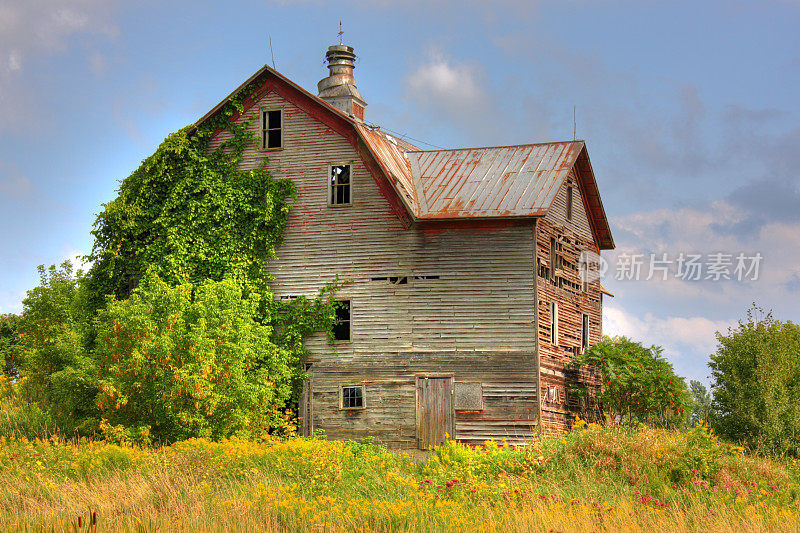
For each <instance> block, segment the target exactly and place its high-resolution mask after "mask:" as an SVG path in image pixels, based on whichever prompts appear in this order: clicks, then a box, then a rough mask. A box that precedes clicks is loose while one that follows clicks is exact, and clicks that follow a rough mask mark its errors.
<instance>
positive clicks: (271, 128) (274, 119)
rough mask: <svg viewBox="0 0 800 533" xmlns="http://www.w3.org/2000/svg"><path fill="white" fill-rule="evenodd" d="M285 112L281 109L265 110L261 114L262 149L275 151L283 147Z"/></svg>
mask: <svg viewBox="0 0 800 533" xmlns="http://www.w3.org/2000/svg"><path fill="white" fill-rule="evenodd" d="M282 115H283V112H282V111H281V110H280V109H265V110H263V111H262V112H261V148H262V149H264V150H274V149H276V148H281V147H283V133H282V132H283V130H282V129H281V126H282V124H283V116H282Z"/></svg>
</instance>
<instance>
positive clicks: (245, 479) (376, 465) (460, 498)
mask: <svg viewBox="0 0 800 533" xmlns="http://www.w3.org/2000/svg"><path fill="white" fill-rule="evenodd" d="M797 481H798V470H797V469H796V468H795V464H794V462H793V461H791V460H788V459H787V460H782V461H775V460H770V459H765V458H759V457H752V456H748V455H745V454H743V453H742V452H741V450H739V449H737V448H735V447H731V446H729V445H727V444H725V443H721V442H719V441H718V440H717V439H716V438H715V437H713V435H711V434H710V433H709V432H708V431H707V430H705V429H702V428H701V429H700V430H695V431H694V432H666V431H662V430H652V429H642V430H635V431H634V430H631V431H625V430H618V429H603V428H597V427H588V428H586V427H582V428H580V429H579V430H576V431H573V432H572V433H571V434H569V435H567V436H565V437H563V438H559V439H550V440H547V441H543V442H540V443H537V444H534V445H532V446H530V447H527V448H524V449H512V448H510V447H505V446H503V445H502V443H494V442H489V443H487V446H486V447H485V448H483V449H472V448H468V447H465V446H462V445H459V444H457V443H452V442H451V443H447V444H445V445H444V446H442V447H440V448H439V449H437V450H435V451H434V452H433V453H432V454H431V457H430V458H429V459H428V460H427V461H421V462H419V463H416V462H414V461H412V460H410V459H408V458H404V457H402V455H401V456H400V457H398V455H397V454H393V453H391V452H388V451H387V450H385V449H383V448H381V447H378V446H374V445H371V444H362V443H342V442H332V441H330V442H329V441H325V440H319V439H290V440H287V441H278V440H267V441H265V442H249V441H242V440H236V439H232V440H227V441H222V442H208V441H205V440H190V441H184V442H180V443H176V444H174V445H172V446H169V447H161V448H138V447H132V446H117V445H113V444H109V443H104V442H81V443H75V442H73V443H65V442H60V441H58V440H57V439H51V440H39V441H27V440H25V439H7V438H4V437H0V529H2V530H4V531H5V530H9V531H18V530H23V531H24V530H28V531H45V530H46V531H76V530H77V531H234V530H240V531H255V530H265V531H342V532H344V531H409V530H415V531H498V532H500V531H522V532H526V531H547V532H550V531H564V532H572V531H575V532H578V531H580V532H583V531H643V532H647V533H653V532H660V531H687V532H688V531H713V532H717V531H722V532H725V531H730V532H740V531H748V532H750V531H755V532H759V531H793V530H800V513H799V512H798V511H799V509H798V497H800V496H799V493H800V490H799V489H798V484H797ZM92 517H94V521H93V518H92Z"/></svg>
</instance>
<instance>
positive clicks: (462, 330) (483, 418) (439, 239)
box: [212, 92, 602, 446]
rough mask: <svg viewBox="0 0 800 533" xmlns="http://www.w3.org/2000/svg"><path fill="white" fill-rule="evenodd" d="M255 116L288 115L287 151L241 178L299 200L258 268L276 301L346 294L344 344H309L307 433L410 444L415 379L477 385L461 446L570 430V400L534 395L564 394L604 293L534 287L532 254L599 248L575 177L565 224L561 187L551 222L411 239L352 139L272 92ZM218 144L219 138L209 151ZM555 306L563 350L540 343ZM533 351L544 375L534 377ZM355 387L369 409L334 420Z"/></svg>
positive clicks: (461, 429)
mask: <svg viewBox="0 0 800 533" xmlns="http://www.w3.org/2000/svg"><path fill="white" fill-rule="evenodd" d="M263 107H270V108H272V107H280V108H281V109H283V118H284V122H283V127H284V131H283V141H284V144H283V149H281V150H276V151H271V152H263V151H261V150H256V149H248V150H247V151H246V153H245V157H244V161H243V166H244V167H249V168H252V167H254V166H256V165H258V164H260V161H261V159H262V158H263V157H264V156H265V155H266V156H268V157H269V163H268V168H269V170H270V171H271V172H272V174H273V175H274V176H276V177H280V178H284V177H285V178H289V179H291V180H292V181H293V182H294V183H295V185H296V186H297V191H298V200H297V203H296V204H295V205H294V207H293V209H292V212H291V215H290V219H289V225H288V228H287V230H286V232H285V235H284V243H283V244H282V246H281V247H280V248H279V249H278V251H277V257H276V258H275V259H274V260H273V261H271V262H270V263H269V264H268V266H267V268H268V271H269V273H270V274H271V275H272V276H273V278H274V280H273V282H272V284H271V286H272V290H273V292H274V293H275V295H276V296H278V297H282V296H283V297H290V296H299V295H304V296H307V297H314V296H316V295H317V294H318V292H319V290H320V289H321V288H322V287H323V286H324V285H326V284H327V283H330V282H332V281H333V280H335V279H337V278H338V280H339V281H340V282H345V285H344V286H343V287H342V288H341V289H340V291H339V293H338V295H337V297H339V298H341V299H349V300H351V305H352V341H351V342H348V343H340V344H337V345H336V346H335V347H331V346H329V345H328V343H327V340H326V336H325V335H324V334H322V333H319V334H315V335H313V336H311V337H310V338H309V339H308V340H307V346H308V347H309V349H310V351H311V357H310V359H309V361H308V363H309V364H310V365H311V366H310V367H309V370H308V375H309V394H308V397H310V398H311V404H312V405H311V409H310V412H311V413H313V415H312V420H311V422H312V423H311V424H310V426H311V427H313V428H314V429H323V430H324V431H325V434H326V435H327V436H329V437H330V438H359V437H363V436H368V435H372V436H375V437H376V438H377V439H378V440H380V441H382V442H386V443H389V444H392V445H396V446H414V445H415V444H416V397H415V394H416V382H415V380H416V378H417V376H420V375H448V376H452V377H453V380H454V381H456V382H458V381H469V382H479V383H481V384H482V389H483V410H482V411H481V412H458V411H457V412H456V417H455V431H456V435H455V436H456V437H457V438H459V439H461V440H464V441H467V442H474V443H479V442H482V441H484V440H486V439H488V438H495V439H501V438H506V439H507V440H508V441H509V442H512V443H525V442H528V441H529V440H530V439H531V438H533V437H534V436H535V435H537V434H538V431H539V430H538V424H539V420H538V419H539V411H540V409H541V410H542V419H543V420H542V423H543V425H544V426H546V427H545V429H546V430H547V431H550V432H554V431H556V430H560V429H561V428H563V427H566V425H567V424H568V419H569V405H567V403H568V399H566V397H565V399H564V402H563V405H562V404H558V405H555V404H553V405H550V404H548V403H547V402H546V401H545V400H546V398H543V397H541V393H542V391H546V390H547V387H548V386H560V387H561V390H562V395H563V394H564V392H563V391H565V388H566V379H567V377H566V373H567V363H568V352H567V351H566V349H565V348H566V347H567V344H569V343H573V344H574V342H576V341H575V338H574V337H575V332H576V328H578V329H577V331H579V328H580V318H579V316H580V314H581V313H583V312H587V313H589V315H590V325H591V339H592V342H595V341H596V340H599V338H600V336H601V333H602V332H601V330H600V317H601V301H600V296H599V288H598V287H597V286H592V287H591V288H590V291H589V295H577V296H576V295H575V294H572V293H570V292H569V291H566V290H564V289H562V288H557V287H553V286H552V284H551V283H550V282H549V281H547V280H543V279H542V278H540V277H538V276H537V264H536V261H535V260H536V258H537V254H538V257H539V258H540V259H545V260H547V259H548V255H549V238H550V236H551V235H562V234H569V235H573V238H572V241H571V242H574V243H575V245H574V246H573V248H574V250H573V249H571V250H572V252H574V251H575V250H579V249H581V247H588V248H590V249H593V248H594V244H593V243H592V235H591V229H590V227H589V223H588V218H587V217H586V213H585V210H584V208H583V203H582V201H581V200H580V195H579V191H578V190H577V182H576V181H575V179H574V176H571V178H570V183H571V185H572V186H574V187H576V191H575V192H577V193H578V194H575V197H574V200H575V201H574V205H573V221H571V222H570V221H567V220H566V189H565V187H562V188H561V189H560V190H559V192H558V194H557V195H556V198H555V201H554V203H553V206H552V209H551V213H550V214H549V215H548V218H547V220H546V222H544V223H542V224H537V225H536V226H534V224H533V222H532V221H520V222H510V221H504V222H491V223H488V222H487V223H485V224H475V223H468V224H462V225H459V224H456V223H444V222H427V223H419V224H416V225H412V226H411V227H410V228H409V227H407V225H406V224H405V223H404V222H403V221H401V220H400V219H399V218H398V217H397V215H396V212H395V211H394V210H393V208H392V205H391V203H390V202H389V200H388V199H387V198H386V197H384V194H386V193H385V192H381V189H380V188H379V187H378V185H377V183H376V179H375V177H374V176H372V175H371V174H370V170H369V168H370V167H369V165H368V164H367V162H365V161H364V160H362V159H361V156H360V155H359V153H360V152H359V150H358V149H357V147H356V146H354V145H353V144H351V142H352V139H351V140H350V141H348V139H346V138H345V137H343V136H341V135H339V134H338V133H336V132H335V131H333V130H332V129H331V128H329V127H328V126H326V125H324V124H322V123H321V122H319V121H318V120H317V119H315V118H314V117H312V116H310V115H308V114H306V112H305V111H303V110H301V109H300V108H299V107H297V106H296V105H294V104H293V103H292V102H291V101H288V100H285V99H283V98H282V97H280V96H278V94H277V93H274V92H271V93H268V94H267V95H266V96H264V97H262V98H261V100H260V101H259V103H258V105H257V106H255V107H254V108H253V111H254V112H255V111H256V110H257V109H259V108H263ZM245 118H247V114H246V117H245ZM259 126H260V124H259V120H258V118H257V117H256V120H254V121H253V124H252V126H251V128H252V130H253V132H254V133H256V134H259V133H260V132H259ZM226 135H227V134H226V133H225V132H222V133H220V134H219V135H218V138H217V139H215V140H214V142H213V143H212V148H213V147H215V146H216V145H217V143H219V142H221V141H222V140H223V139H224V138H225V136H226ZM362 153H363V150H362ZM345 162H346V163H350V164H351V165H352V182H353V191H352V198H353V204H352V206H349V207H331V206H329V205H328V185H327V179H328V175H327V173H328V168H329V167H328V166H329V165H330V164H331V163H337V164H338V163H345ZM539 226H541V228H539ZM534 228H536V229H534ZM572 252H571V253H572ZM578 253H579V252H578ZM378 277H398V278H401V277H407V280H408V282H407V283H406V284H391V283H390V282H389V281H388V280H373V279H372V278H378ZM431 278H436V279H431ZM595 285H596V284H595ZM537 290H538V291H539V298H538V303H537V298H536V291H537ZM553 299H558V300H559V302H561V303H560V304H559V305H560V306H561V307H560V309H561V313H562V316H564V323H563V325H562V326H561V327H562V331H564V332H565V335H567V336H571V337H570V339H569V342H567V343H566V344H564V345H563V346H560V347H552V346H545V345H544V344H543V342H544V341H546V340H547V338H548V337H547V335H548V334H549V316H548V314H547V313H548V311H547V308H546V305H547V303H548V302H550V301H552V300H553ZM537 313H538V317H537ZM537 318H538V331H537ZM537 342H541V344H540V346H541V350H540V353H539V357H540V360H541V369H537V368H536V344H537ZM577 342H579V339H578V340H577ZM569 346H570V347H571V346H572V345H571V344H569ZM538 370H541V384H540V383H539V373H538ZM354 384H358V385H363V386H364V387H365V402H366V406H365V408H364V409H357V410H340V409H339V398H338V394H339V388H340V387H341V386H343V385H354ZM540 385H541V386H540ZM551 403H553V402H551Z"/></svg>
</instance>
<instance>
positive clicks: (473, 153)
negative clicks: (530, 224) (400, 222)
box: [406, 141, 583, 219]
mask: <svg viewBox="0 0 800 533" xmlns="http://www.w3.org/2000/svg"><path fill="white" fill-rule="evenodd" d="M582 149H583V141H571V142H559V143H544V144H526V145H519V146H501V147H496V148H466V149H460V150H436V151H424V152H408V153H407V154H406V156H407V157H408V159H409V161H410V163H411V173H412V175H413V177H414V182H415V185H416V187H417V195H418V197H419V198H420V204H421V205H420V214H419V218H424V219H459V218H475V217H480V218H483V217H531V216H540V215H543V214H544V213H545V211H546V210H547V208H548V207H550V204H551V203H552V202H553V198H555V195H556V193H557V192H558V189H559V187H561V184H562V183H563V182H564V180H565V179H566V177H567V175H568V174H569V172H570V170H571V169H572V167H573V165H574V164H575V161H576V160H577V158H578V155H579V154H580V152H581V150H582Z"/></svg>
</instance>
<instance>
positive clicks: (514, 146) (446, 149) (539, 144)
mask: <svg viewBox="0 0 800 533" xmlns="http://www.w3.org/2000/svg"><path fill="white" fill-rule="evenodd" d="M572 143H583V144H586V141H585V140H583V139H575V140H574V141H549V142H539V143H525V144H504V145H499V146H469V147H465V148H443V149H441V150H408V151H406V153H407V154H420V153H431V152H460V151H465V150H488V149H490V148H522V147H527V146H545V145H551V144H572Z"/></svg>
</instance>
